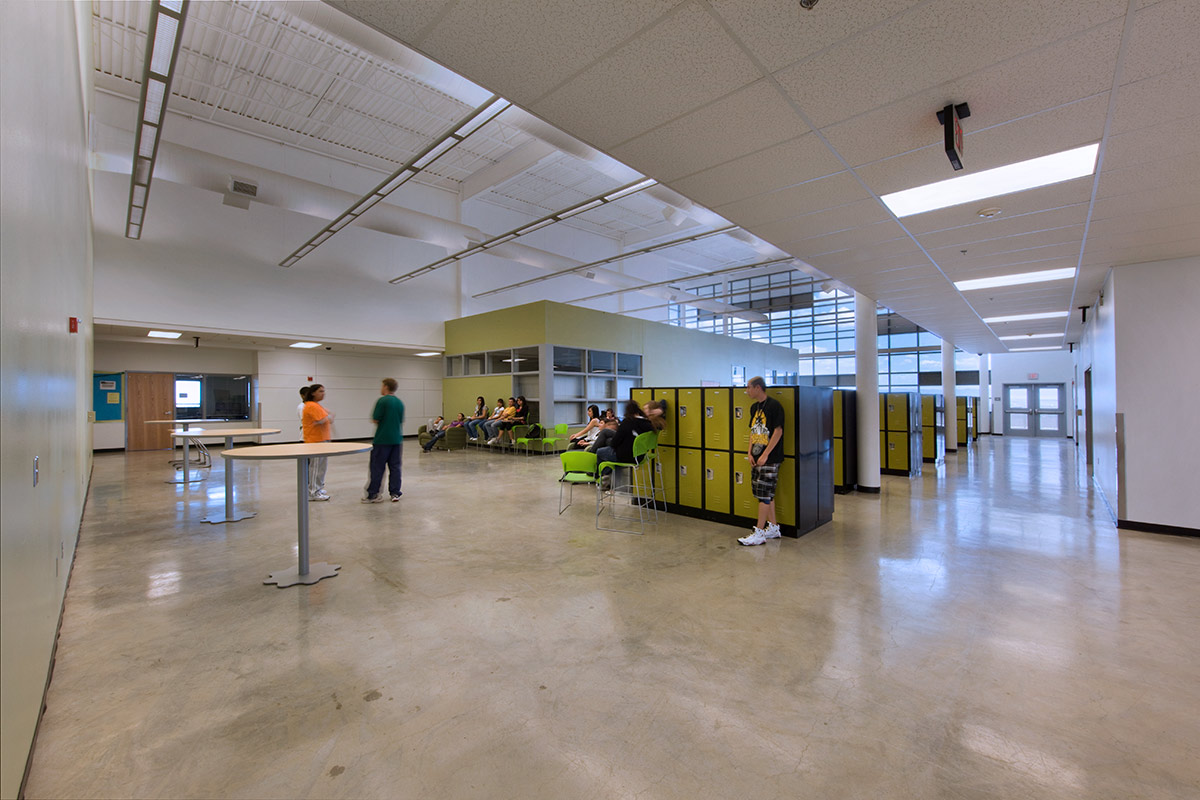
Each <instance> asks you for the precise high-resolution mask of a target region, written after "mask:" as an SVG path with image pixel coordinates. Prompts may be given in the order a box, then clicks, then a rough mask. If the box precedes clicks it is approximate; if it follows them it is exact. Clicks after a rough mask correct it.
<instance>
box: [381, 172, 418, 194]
mask: <svg viewBox="0 0 1200 800" xmlns="http://www.w3.org/2000/svg"><path fill="white" fill-rule="evenodd" d="M416 174H417V173H415V172H413V171H412V170H408V169H404V170H400V174H399V175H397V176H396V177H394V178H392V179H391V180H389V181H388V182H387V183H385V184H384V185H383V186H381V187H380V188H379V192H378V193H379V194H381V195H389V194H391V193H392V192H394V191H396V190H397V189H399V188H400V187H401V186H403V185H404V184H406V183H408V179H409V178H411V177H412V176H413V175H416Z"/></svg>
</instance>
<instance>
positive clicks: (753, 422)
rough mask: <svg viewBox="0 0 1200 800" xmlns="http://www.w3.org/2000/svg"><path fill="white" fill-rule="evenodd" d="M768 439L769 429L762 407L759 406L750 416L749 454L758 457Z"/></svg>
mask: <svg viewBox="0 0 1200 800" xmlns="http://www.w3.org/2000/svg"><path fill="white" fill-rule="evenodd" d="M770 441H771V429H770V428H768V427H767V415H766V414H765V413H764V412H763V407H762V406H759V407H758V408H756V409H754V415H753V416H751V417H750V454H751V455H753V456H754V457H755V458H758V457H759V456H760V455H762V451H763V450H766V449H767V444H769V443H770Z"/></svg>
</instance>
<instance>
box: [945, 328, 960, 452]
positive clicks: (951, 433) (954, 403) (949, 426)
mask: <svg viewBox="0 0 1200 800" xmlns="http://www.w3.org/2000/svg"><path fill="white" fill-rule="evenodd" d="M942 397H943V398H944V399H945V401H946V452H947V453H957V452H958V400H957V399H956V398H955V393H954V345H953V344H951V343H950V342H947V341H946V340H945V339H942Z"/></svg>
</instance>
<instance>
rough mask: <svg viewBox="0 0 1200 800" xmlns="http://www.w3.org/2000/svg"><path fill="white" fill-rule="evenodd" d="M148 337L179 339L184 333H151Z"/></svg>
mask: <svg viewBox="0 0 1200 800" xmlns="http://www.w3.org/2000/svg"><path fill="white" fill-rule="evenodd" d="M146 335H147V336H149V337H151V338H153V339H178V338H179V337H180V336H183V334H182V333H175V331H150V332H149V333H147V334H146Z"/></svg>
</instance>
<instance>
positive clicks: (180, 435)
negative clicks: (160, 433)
mask: <svg viewBox="0 0 1200 800" xmlns="http://www.w3.org/2000/svg"><path fill="white" fill-rule="evenodd" d="M280 432H281V431H280V430H279V428H218V429H216V430H211V431H210V430H208V429H206V428H192V429H190V430H186V431H171V436H173V437H175V438H176V439H213V438H224V437H226V436H266V435H268V434H271V433H280Z"/></svg>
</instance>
